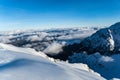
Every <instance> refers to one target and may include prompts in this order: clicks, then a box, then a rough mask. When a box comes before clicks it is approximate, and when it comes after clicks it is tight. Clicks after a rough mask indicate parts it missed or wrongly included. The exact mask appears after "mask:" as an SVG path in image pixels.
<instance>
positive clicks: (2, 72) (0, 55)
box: [0, 43, 105, 80]
mask: <svg viewBox="0 0 120 80" xmlns="http://www.w3.org/2000/svg"><path fill="white" fill-rule="evenodd" d="M77 66H79V67H77ZM83 66H84V67H83ZM0 79H1V80H105V79H104V78H102V77H100V75H98V74H97V73H95V72H93V71H92V70H90V69H89V68H88V67H87V65H85V64H80V65H79V64H77V65H75V66H74V64H72V66H71V64H68V63H65V62H58V63H55V62H52V61H50V60H49V59H47V58H46V56H45V55H44V54H39V53H37V52H35V51H34V50H32V49H24V48H17V47H14V46H12V45H6V44H2V43H0Z"/></svg>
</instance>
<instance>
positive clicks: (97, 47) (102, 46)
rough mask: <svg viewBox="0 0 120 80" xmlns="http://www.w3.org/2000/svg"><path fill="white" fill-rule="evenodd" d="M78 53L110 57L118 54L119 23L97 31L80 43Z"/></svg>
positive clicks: (119, 50)
mask: <svg viewBox="0 0 120 80" xmlns="http://www.w3.org/2000/svg"><path fill="white" fill-rule="evenodd" d="M80 51H86V52H88V53H89V54H91V53H94V52H100V53H101V54H107V55H111V54H113V53H119V52H120V22H118V23H115V24H114V25H111V26H110V27H108V28H103V29H100V30H98V31H97V32H96V33H94V34H93V35H91V36H89V37H87V38H85V39H84V40H83V41H82V42H81V43H80Z"/></svg>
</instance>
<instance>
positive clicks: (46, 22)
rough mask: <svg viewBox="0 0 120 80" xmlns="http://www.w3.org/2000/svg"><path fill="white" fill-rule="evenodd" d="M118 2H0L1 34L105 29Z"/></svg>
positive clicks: (119, 17)
mask: <svg viewBox="0 0 120 80" xmlns="http://www.w3.org/2000/svg"><path fill="white" fill-rule="evenodd" d="M118 21H120V0H0V30H2V31H3V30H12V29H38V28H39V29H45V28H56V27H65V28H66V27H84V26H108V25H111V24H113V23H115V22H118Z"/></svg>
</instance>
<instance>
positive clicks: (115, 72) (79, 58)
mask: <svg viewBox="0 0 120 80" xmlns="http://www.w3.org/2000/svg"><path fill="white" fill-rule="evenodd" d="M69 62H70V63H84V64H87V65H88V66H89V67H90V68H91V69H93V70H94V71H96V72H98V73H99V74H101V75H102V76H103V77H105V78H106V79H108V80H111V79H112V78H119V80H120V54H115V55H112V56H103V55H101V54H100V53H95V54H91V55H87V54H86V53H75V54H74V55H73V56H71V57H70V59H69Z"/></svg>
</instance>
